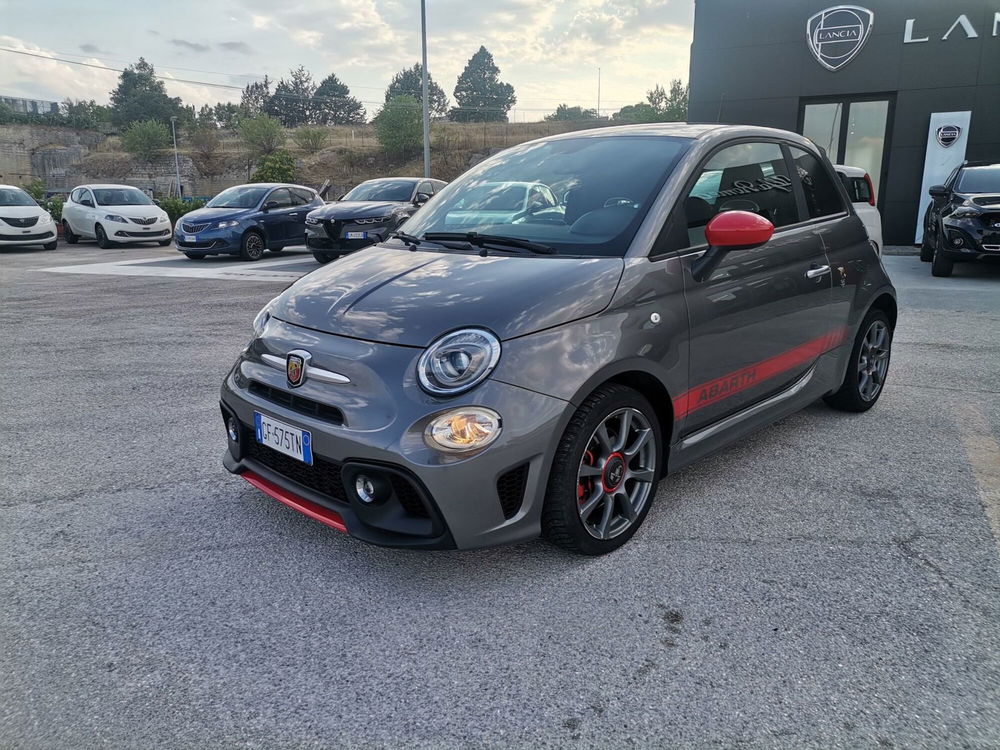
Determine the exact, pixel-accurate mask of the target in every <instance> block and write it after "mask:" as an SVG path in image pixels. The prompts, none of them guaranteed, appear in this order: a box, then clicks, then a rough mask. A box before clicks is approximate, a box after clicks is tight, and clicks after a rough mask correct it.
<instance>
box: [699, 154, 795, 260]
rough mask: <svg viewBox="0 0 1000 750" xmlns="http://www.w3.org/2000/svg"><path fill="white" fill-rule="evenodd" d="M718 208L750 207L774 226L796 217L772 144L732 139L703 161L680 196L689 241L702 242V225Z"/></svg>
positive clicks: (784, 173) (779, 158) (786, 179)
mask: <svg viewBox="0 0 1000 750" xmlns="http://www.w3.org/2000/svg"><path fill="white" fill-rule="evenodd" d="M723 211H751V212H753V213H755V214H760V215H761V216H763V217H764V218H766V219H768V220H769V221H770V222H771V223H772V224H774V226H776V227H782V226H786V225H788V224H794V223H795V222H797V221H798V220H799V213H798V208H797V207H796V203H795V194H794V193H793V192H792V181H791V178H790V177H789V176H788V170H787V169H786V167H785V159H784V156H783V155H782V153H781V147H780V146H778V144H776V143H737V144H735V145H732V146H727V147H725V148H723V149H722V150H721V151H718V152H716V153H715V154H714V155H713V156H712V157H711V158H710V159H709V160H708V161H707V162H705V164H704V165H703V166H702V168H701V172H700V173H699V175H698V179H697V181H696V182H695V184H694V187H693V188H691V191H690V192H689V193H688V195H687V197H686V198H685V199H684V213H685V216H686V219H687V230H688V243H689V246H691V247H693V246H695V245H703V244H705V227H706V226H707V225H708V222H709V221H710V220H711V219H712V217H713V216H715V215H716V214H720V213H722V212H723Z"/></svg>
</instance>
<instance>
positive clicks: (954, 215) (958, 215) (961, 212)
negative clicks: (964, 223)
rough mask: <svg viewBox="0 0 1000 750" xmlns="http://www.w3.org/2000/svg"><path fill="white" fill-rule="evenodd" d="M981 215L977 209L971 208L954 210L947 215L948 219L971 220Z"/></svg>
mask: <svg viewBox="0 0 1000 750" xmlns="http://www.w3.org/2000/svg"><path fill="white" fill-rule="evenodd" d="M980 213H982V212H981V211H980V210H979V209H978V208H972V207H971V206H961V207H960V208H956V209H955V210H954V211H952V212H951V213H950V214H948V218H949V219H971V218H973V217H975V216H979V214H980Z"/></svg>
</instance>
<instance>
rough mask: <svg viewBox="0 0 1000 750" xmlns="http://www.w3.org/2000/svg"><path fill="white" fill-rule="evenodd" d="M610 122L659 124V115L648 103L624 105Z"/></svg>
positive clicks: (612, 116)
mask: <svg viewBox="0 0 1000 750" xmlns="http://www.w3.org/2000/svg"><path fill="white" fill-rule="evenodd" d="M611 119H612V120H617V121H620V122H659V119H660V113H659V112H657V111H656V108H655V107H654V106H653V105H652V104H650V103H649V102H639V103H638V104H626V105H625V106H624V107H622V108H621V109H619V110H618V111H617V112H615V113H614V114H613V115H611Z"/></svg>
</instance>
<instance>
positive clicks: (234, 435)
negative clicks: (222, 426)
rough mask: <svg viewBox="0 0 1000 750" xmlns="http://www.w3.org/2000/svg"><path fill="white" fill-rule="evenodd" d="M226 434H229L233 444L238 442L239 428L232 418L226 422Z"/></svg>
mask: <svg viewBox="0 0 1000 750" xmlns="http://www.w3.org/2000/svg"><path fill="white" fill-rule="evenodd" d="M226 432H228V433H229V439H230V440H232V441H233V442H234V443H238V442H240V428H239V425H237V424H236V420H235V419H233V418H232V417H230V418H229V419H228V420H226Z"/></svg>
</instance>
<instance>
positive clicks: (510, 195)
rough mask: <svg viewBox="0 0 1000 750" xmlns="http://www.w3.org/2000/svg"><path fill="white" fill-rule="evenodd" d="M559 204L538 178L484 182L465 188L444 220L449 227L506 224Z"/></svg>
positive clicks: (554, 207)
mask: <svg viewBox="0 0 1000 750" xmlns="http://www.w3.org/2000/svg"><path fill="white" fill-rule="evenodd" d="M558 206H559V202H558V201H557V200H556V197H555V195H554V194H553V193H552V191H551V190H550V189H549V187H548V186H547V185H543V184H542V183H540V182H484V183H482V184H479V185H476V186H474V187H472V188H470V189H469V190H467V191H466V192H465V195H464V196H462V198H461V200H459V201H458V202H457V203H456V204H455V210H454V211H449V212H448V217H447V219H446V222H445V223H446V224H447V226H449V227H465V226H476V225H489V224H506V223H510V222H512V221H514V220H516V219H518V218H523V217H527V216H529V215H531V214H537V213H539V212H541V211H546V210H554V209H556V208H558Z"/></svg>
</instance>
